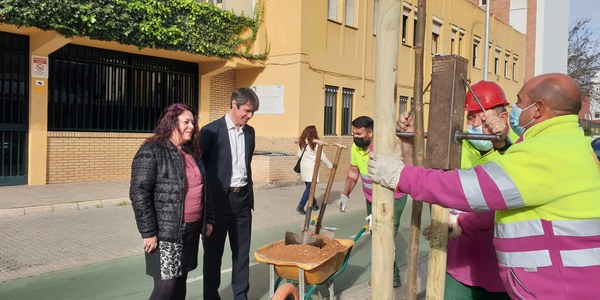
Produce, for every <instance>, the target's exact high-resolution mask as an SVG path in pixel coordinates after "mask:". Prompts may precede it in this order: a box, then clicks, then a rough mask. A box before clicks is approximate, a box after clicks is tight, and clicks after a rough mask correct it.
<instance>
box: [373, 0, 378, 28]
mask: <svg viewBox="0 0 600 300" xmlns="http://www.w3.org/2000/svg"><path fill="white" fill-rule="evenodd" d="M378 20H379V0H375V5H374V7H373V35H377V21H378Z"/></svg>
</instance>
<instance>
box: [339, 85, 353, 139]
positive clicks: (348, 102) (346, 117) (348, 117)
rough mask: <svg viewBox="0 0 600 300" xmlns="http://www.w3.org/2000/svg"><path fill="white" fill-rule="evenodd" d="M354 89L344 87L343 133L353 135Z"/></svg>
mask: <svg viewBox="0 0 600 300" xmlns="http://www.w3.org/2000/svg"><path fill="white" fill-rule="evenodd" d="M353 99H354V89H347V88H344V89H342V135H352V100H353Z"/></svg>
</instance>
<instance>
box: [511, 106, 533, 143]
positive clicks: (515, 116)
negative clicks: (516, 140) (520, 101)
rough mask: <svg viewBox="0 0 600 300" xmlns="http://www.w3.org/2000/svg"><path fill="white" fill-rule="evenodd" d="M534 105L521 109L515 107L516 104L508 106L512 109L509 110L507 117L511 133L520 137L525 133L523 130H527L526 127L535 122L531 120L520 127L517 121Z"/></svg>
mask: <svg viewBox="0 0 600 300" xmlns="http://www.w3.org/2000/svg"><path fill="white" fill-rule="evenodd" d="M534 104H535V103H531V105H529V106H527V107H525V108H523V109H521V108H520V107H518V106H517V104H515V103H513V104H511V105H510V107H512V109H511V110H510V114H509V115H508V122H509V123H510V128H511V129H512V131H514V133H516V134H517V135H518V136H522V135H523V133H525V129H527V126H529V125H530V124H531V123H533V121H535V119H532V120H531V121H529V122H528V123H527V124H525V125H523V126H521V124H520V121H519V119H520V118H521V113H522V112H523V111H525V110H527V109H529V108H530V107H532V106H533V105H534Z"/></svg>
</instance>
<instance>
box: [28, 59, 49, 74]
mask: <svg viewBox="0 0 600 300" xmlns="http://www.w3.org/2000/svg"><path fill="white" fill-rule="evenodd" d="M31 77H34V78H48V56H37V55H32V56H31Z"/></svg>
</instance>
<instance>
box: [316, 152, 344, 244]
mask: <svg viewBox="0 0 600 300" xmlns="http://www.w3.org/2000/svg"><path fill="white" fill-rule="evenodd" d="M333 145H334V146H336V147H337V150H336V152H335V158H334V159H333V168H331V172H330V173H329V181H327V187H326V188H325V195H323V200H322V201H321V211H320V212H319V218H318V219H317V224H316V225H315V234H320V235H322V236H326V237H329V238H333V232H331V231H327V230H323V232H321V222H322V221H323V215H325V208H326V207H327V203H328V202H329V194H330V193H331V186H333V180H334V179H335V172H336V171H337V167H338V163H339V162H340V156H341V155H342V149H348V147H346V146H344V145H342V144H338V143H333Z"/></svg>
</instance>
